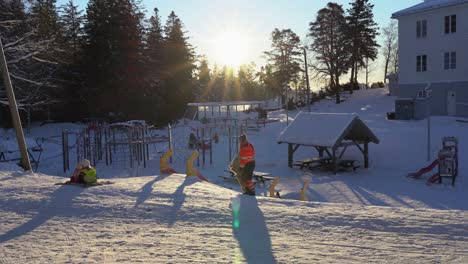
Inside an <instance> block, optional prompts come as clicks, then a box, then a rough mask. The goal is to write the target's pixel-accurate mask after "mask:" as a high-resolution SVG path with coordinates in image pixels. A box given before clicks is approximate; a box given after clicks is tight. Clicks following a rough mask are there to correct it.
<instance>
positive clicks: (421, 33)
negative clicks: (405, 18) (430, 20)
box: [416, 20, 427, 38]
mask: <svg viewBox="0 0 468 264" xmlns="http://www.w3.org/2000/svg"><path fill="white" fill-rule="evenodd" d="M426 36H427V20H420V21H416V37H417V38H425V37H426Z"/></svg>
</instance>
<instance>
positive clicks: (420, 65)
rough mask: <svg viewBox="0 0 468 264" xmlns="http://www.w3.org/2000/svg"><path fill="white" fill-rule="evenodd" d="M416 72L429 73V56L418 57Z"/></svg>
mask: <svg viewBox="0 0 468 264" xmlns="http://www.w3.org/2000/svg"><path fill="white" fill-rule="evenodd" d="M416 71H417V72H425V71H427V56H426V55H418V56H416Z"/></svg>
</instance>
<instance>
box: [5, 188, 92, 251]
mask: <svg viewBox="0 0 468 264" xmlns="http://www.w3.org/2000/svg"><path fill="white" fill-rule="evenodd" d="M84 189H85V188H82V187H76V186H66V185H62V186H60V188H58V189H57V190H55V191H54V193H52V194H51V196H50V200H49V201H48V202H47V203H46V204H45V206H44V207H43V208H40V209H39V212H38V214H37V215H36V216H34V217H33V218H32V219H31V220H29V221H28V222H26V223H24V224H22V225H20V226H18V227H15V228H13V229H12V230H10V231H8V232H6V233H5V234H2V235H0V243H3V242H7V241H9V240H11V239H14V238H16V237H20V236H22V235H25V234H27V233H29V232H31V231H33V230H34V229H36V228H38V227H40V226H41V225H42V224H44V223H45V222H47V220H49V219H51V218H52V217H54V216H56V215H59V214H61V212H62V211H64V210H70V207H71V205H72V202H73V198H75V197H77V196H78V195H79V194H80V193H81V192H82V191H83V190H84Z"/></svg>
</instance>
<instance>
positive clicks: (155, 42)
mask: <svg viewBox="0 0 468 264" xmlns="http://www.w3.org/2000/svg"><path fill="white" fill-rule="evenodd" d="M153 11H154V13H153V15H152V16H151V17H150V19H149V20H148V27H147V28H146V30H145V44H144V46H145V50H144V60H143V62H144V65H143V69H144V76H145V81H144V84H143V85H144V91H143V95H144V96H143V98H142V101H143V102H142V105H144V108H147V109H148V108H151V109H153V111H149V112H148V111H146V112H144V113H142V115H144V116H146V118H147V119H148V120H149V121H151V122H153V123H154V124H159V123H161V122H162V120H161V118H162V117H163V116H164V108H163V107H164V102H163V100H164V98H165V97H166V96H165V94H164V89H163V85H164V84H163V82H162V72H163V68H162V66H163V65H162V64H163V48H164V41H165V40H164V35H163V29H162V25H161V18H160V16H159V10H158V9H157V8H155V9H154V10H153Z"/></svg>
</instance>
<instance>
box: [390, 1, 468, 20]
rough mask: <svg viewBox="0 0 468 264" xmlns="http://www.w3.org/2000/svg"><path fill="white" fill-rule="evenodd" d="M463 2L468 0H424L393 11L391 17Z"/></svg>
mask: <svg viewBox="0 0 468 264" xmlns="http://www.w3.org/2000/svg"><path fill="white" fill-rule="evenodd" d="M465 3H468V0H425V1H424V2H422V3H420V4H417V5H414V6H412V7H409V8H406V9H403V10H400V11H398V12H395V13H393V14H392V18H398V17H401V16H405V15H409V14H414V13H419V12H424V11H429V10H433V9H437V8H443V7H447V6H453V5H460V4H465Z"/></svg>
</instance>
